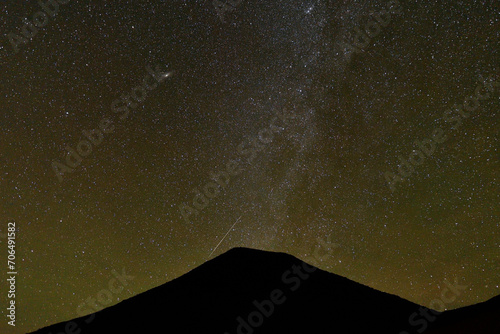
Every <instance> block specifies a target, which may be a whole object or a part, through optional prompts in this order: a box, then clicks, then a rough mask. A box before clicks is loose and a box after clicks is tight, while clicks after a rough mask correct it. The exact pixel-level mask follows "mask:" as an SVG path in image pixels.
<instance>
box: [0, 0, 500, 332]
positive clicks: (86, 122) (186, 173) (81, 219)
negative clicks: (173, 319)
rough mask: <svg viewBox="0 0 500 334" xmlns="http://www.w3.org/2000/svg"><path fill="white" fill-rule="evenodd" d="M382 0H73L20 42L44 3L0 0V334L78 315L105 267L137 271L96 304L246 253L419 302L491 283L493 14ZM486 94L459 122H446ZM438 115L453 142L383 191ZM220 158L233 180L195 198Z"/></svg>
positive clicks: (499, 253) (103, 283)
mask: <svg viewBox="0 0 500 334" xmlns="http://www.w3.org/2000/svg"><path fill="white" fill-rule="evenodd" d="M389 3H390V1H375V2H373V1H370V2H369V1H353V2H348V1H330V0H326V1H323V0H307V1H306V0H301V1H288V2H269V1H245V0H243V1H241V2H239V4H238V5H237V6H236V7H234V8H233V10H231V11H227V12H224V16H223V18H224V22H222V21H221V19H220V17H219V16H218V14H217V10H216V9H215V8H214V5H213V3H212V2H211V1H189V2H185V1H128V0H121V1H113V2H106V3H104V2H102V3H101V2H97V3H88V2H84V1H69V2H68V3H66V4H60V5H59V9H58V12H57V13H56V14H55V15H54V16H49V18H48V22H47V24H46V25H45V26H44V27H43V28H39V30H38V32H37V33H36V34H35V35H33V36H32V37H31V38H29V39H28V38H27V39H26V41H25V42H23V43H20V44H18V45H17V47H18V52H17V53H16V52H14V49H13V45H12V43H11V42H10V41H9V37H8V36H9V35H8V34H9V33H13V34H17V35H18V36H22V32H21V27H22V26H23V21H22V20H23V18H28V19H30V20H31V19H32V18H33V14H34V13H36V12H38V11H40V10H41V9H40V6H39V4H37V3H36V2H28V1H6V2H4V3H3V4H2V5H0V8H1V9H2V11H1V15H0V17H1V18H2V20H0V26H1V28H2V35H3V36H2V39H1V42H0V66H1V71H2V73H1V77H2V79H1V83H0V100H1V103H2V106H3V112H1V113H0V130H1V132H0V133H1V135H0V148H1V149H0V162H1V166H2V170H1V176H0V196H1V197H0V209H1V210H0V218H1V220H0V232H1V233H5V231H6V228H7V220H8V219H11V220H14V221H15V222H16V226H17V227H18V231H17V264H18V272H19V273H18V276H17V279H18V282H17V285H18V293H17V297H16V302H17V304H18V308H17V325H16V327H15V328H12V327H11V326H8V325H7V324H6V321H4V320H5V319H6V317H5V312H6V311H5V307H3V306H2V308H1V311H0V314H1V318H2V321H1V322H0V331H1V332H2V333H3V332H6V333H18V332H19V333H21V332H26V331H30V330H35V329H37V328H40V327H43V326H47V325H49V324H52V323H56V322H59V321H64V320H68V319H71V318H74V317H77V316H78V313H77V308H78V306H79V305H80V304H81V303H82V302H84V301H85V300H86V299H87V298H88V297H89V296H95V295H96V294H97V293H98V292H99V291H100V290H101V289H104V288H106V287H107V285H108V281H109V280H110V279H111V278H112V277H113V276H112V270H116V271H119V272H121V271H122V268H124V270H125V271H126V272H127V273H128V274H130V275H133V276H134V279H133V280H131V281H130V283H129V285H128V286H127V287H126V288H125V289H124V290H123V291H121V292H120V293H117V294H114V295H113V302H112V303H110V304H109V305H112V304H115V303H117V302H119V301H121V300H123V299H126V298H129V297H131V296H133V295H136V294H139V293H141V292H143V291H146V290H148V289H151V288H153V287H156V286H158V285H161V284H163V283H165V282H167V281H170V280H172V279H174V278H176V277H179V276H180V275H182V274H184V273H186V272H188V271H189V270H191V269H193V268H195V267H197V266H199V265H201V264H202V263H204V262H206V261H207V260H209V259H210V258H213V257H215V256H217V255H220V254H221V253H223V252H225V251H227V250H229V249H231V248H233V247H240V246H243V247H252V248H258V249H263V250H270V251H280V252H287V253H290V254H292V255H294V256H297V257H299V258H301V259H303V260H305V261H309V262H311V263H312V264H315V265H317V266H318V267H320V268H321V269H324V270H327V271H330V272H333V273H336V274H339V275H342V276H345V277H347V278H349V279H352V280H354V281H357V282H359V283H362V284H366V285H369V286H371V287H373V288H375V289H379V290H382V291H386V292H389V293H392V294H396V295H398V296H401V297H402V298H405V299H408V300H410V301H413V302H416V303H420V304H422V305H429V303H430V302H431V301H432V300H433V299H435V298H437V297H438V296H439V295H440V294H441V291H442V288H443V282H444V280H445V279H447V280H449V281H453V280H454V279H458V281H459V282H461V283H463V284H464V285H467V290H466V291H464V293H463V294H462V295H460V297H459V298H457V299H456V300H455V301H454V302H453V303H451V304H449V305H446V307H447V308H449V309H453V308H457V307H461V306H465V305H470V304H473V303H478V302H481V301H484V300H487V299H489V298H491V297H493V296H496V295H498V294H500V288H499V283H500V282H499V277H500V267H499V263H500V244H499V240H500V235H499V231H500V221H499V206H498V202H499V191H498V190H499V188H498V177H497V175H498V171H499V166H498V163H499V147H498V133H499V123H498V121H499V118H498V106H499V105H498V102H499V91H500V87H498V85H497V86H495V85H494V84H492V83H491V82H494V80H496V82H499V80H500V68H499V62H498V60H499V59H500V57H499V53H498V52H499V42H500V34H499V31H500V30H499V28H500V17H499V14H500V6H499V4H495V3H494V2H489V1H468V2H464V3H461V2H458V3H455V2H452V3H446V4H441V2H437V1H418V2H417V1H400V2H399V3H398V4H397V5H396V4H394V3H393V4H392V5H390V6H389V5H388V4H389ZM390 8H392V9H390ZM383 10H393V11H394V12H393V13H392V14H391V17H390V19H389V20H388V22H386V24H384V25H382V24H380V31H378V33H376V34H374V36H373V37H370V38H369V42H367V43H366V45H364V46H363V47H358V46H356V43H355V41H356V36H357V34H358V31H359V30H360V29H361V30H363V29H365V27H366V26H367V24H370V22H374V20H376V18H375V17H376V15H378V14H379V13H381V12H382V11H383ZM11 36H12V35H11ZM148 67H149V68H151V69H155V68H156V67H158V70H157V71H156V73H157V76H154V75H152V74H150V71H148V69H147V68H148ZM166 73H169V75H168V76H167V75H165V76H164V77H161V75H162V74H166ZM148 76H149V79H148V80H149V83H150V85H152V84H155V87H154V88H152V89H151V90H147V91H146V93H147V94H146V96H144V98H143V99H142V101H138V100H137V96H139V95H140V93H137V94H136V93H134V89H135V88H136V87H138V86H140V85H142V83H143V79H144V78H145V77H148ZM160 78H161V80H160ZM492 80H493V81H492ZM488 84H489V85H490V87H493V88H491V91H488V90H487V88H484V89H483V90H482V91H484V92H488V93H489V98H487V99H484V101H481V103H480V106H479V107H478V108H477V109H476V110H474V111H471V112H470V116H468V117H467V118H465V117H464V118H463V120H462V123H461V125H460V127H458V128H456V129H453V128H452V127H451V126H450V122H448V121H447V120H446V119H445V118H444V117H443V113H444V112H445V111H446V110H447V109H450V108H452V106H453V105H457V104H461V103H463V102H464V99H466V97H468V96H470V95H474V92H475V89H476V87H477V86H478V85H486V86H487V85H488ZM481 87H483V86H481ZM134 94H135V95H134ZM138 94H139V95H138ZM134 96H135V97H134ZM127 98H128V99H129V100H126V99H127ZM116 100H120V101H121V102H120V104H119V106H120V107H122V108H125V105H128V106H129V107H128V114H127V116H126V117H121V116H123V111H121V112H116V110H115V109H114V108H113V103H114V101H116ZM123 101H125V102H123ZM132 105H135V107H132ZM117 106H118V104H117ZM103 119H104V120H108V122H109V124H108V125H109V127H108V130H109V131H108V132H103V133H102V140H101V142H100V143H99V144H98V145H95V144H94V145H92V152H91V153H89V154H88V155H86V156H85V157H82V159H81V162H80V163H79V164H78V165H77V166H76V167H74V168H71V169H72V171H71V172H69V171H68V172H64V173H62V174H59V175H60V176H61V177H58V176H57V175H58V172H57V171H56V170H54V167H53V166H54V165H53V164H54V161H58V162H59V163H61V164H67V160H66V156H67V154H68V150H67V147H68V146H69V147H70V148H72V149H74V150H75V151H76V150H77V146H78V143H79V142H80V141H82V140H86V138H85V135H84V131H87V132H88V131H91V130H95V129H99V128H100V124H101V121H102V120H103ZM111 127H112V130H111ZM437 127H440V128H441V129H443V131H444V132H443V133H444V135H445V136H446V141H444V142H443V143H439V144H436V146H435V150H434V152H433V153H432V156H428V157H426V159H425V161H424V162H423V163H422V164H421V165H419V166H415V171H414V172H413V173H412V174H411V175H410V176H409V177H407V178H405V179H404V180H403V181H401V182H398V183H397V184H396V185H395V190H394V191H392V190H391V189H390V187H389V185H388V183H387V181H386V178H385V176H384V175H385V173H386V172H394V173H396V172H397V170H398V166H399V165H400V161H399V160H398V157H399V156H401V157H403V158H407V157H408V156H409V155H410V154H411V153H412V151H413V150H415V149H416V148H417V146H416V145H415V141H422V140H424V139H425V138H430V137H431V136H432V131H433V129H435V128H437ZM266 129H268V131H267V130H266ZM259 136H260V138H264V140H262V139H259ZM266 138H271V140H268V139H266ZM251 152H254V154H252V153H251ZM251 156H253V158H252V159H250V157H251ZM228 162H233V163H234V164H235V166H237V167H238V170H239V171H238V173H237V174H235V175H230V180H229V182H228V183H227V184H226V185H225V187H224V188H223V189H220V188H219V189H220V191H219V193H218V194H217V195H214V196H213V198H208V202H209V203H208V204H207V205H206V206H204V207H203V208H201V207H202V206H203V205H200V206H199V208H197V207H196V205H195V204H193V200H194V198H195V196H196V193H197V192H196V190H200V191H202V192H203V187H204V186H205V185H206V184H208V183H210V182H212V181H211V176H210V175H211V174H212V173H221V172H223V171H225V170H226V169H227V167H226V166H227V163H228ZM235 173H236V172H235ZM205 197H206V196H205ZM183 203H184V204H185V205H187V206H189V207H190V208H192V209H193V210H194V209H196V210H197V214H190V215H183V213H182V211H181V210H180V206H181V205H182V204H183ZM186 216H187V218H186ZM238 218H240V219H239V220H238ZM235 223H236V224H235ZM233 224H235V225H234V226H233ZM223 238H224V239H223ZM222 239H223V240H222ZM221 241H222V242H221ZM327 241H328V242H327ZM219 242H220V245H218V244H219ZM326 244H328V245H329V246H328V247H329V248H328V247H325V245H326ZM0 245H1V246H0V247H2V251H1V253H2V254H6V252H5V251H4V249H5V248H4V246H5V239H3V238H0ZM217 246H218V248H217V249H216V247H217ZM319 248H321V254H327V256H325V257H322V260H321V261H318V260H317V259H315V258H314V252H315V249H319ZM214 250H215V251H214ZM213 251H214V252H213ZM212 252H213V254H212V256H210V254H211V253H212ZM5 256H6V255H5ZM6 271H7V269H5V272H6ZM5 275H6V274H5ZM3 284H4V285H5V287H7V284H6V283H3ZM3 291H4V286H2V295H1V298H0V303H2V305H5V303H6V301H7V297H6V294H4V293H3ZM109 305H102V308H104V307H107V306H109Z"/></svg>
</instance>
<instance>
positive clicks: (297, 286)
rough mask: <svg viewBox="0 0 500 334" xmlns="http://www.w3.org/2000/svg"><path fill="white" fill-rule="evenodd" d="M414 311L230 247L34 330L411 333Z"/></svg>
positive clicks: (483, 324)
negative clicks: (86, 312)
mask: <svg viewBox="0 0 500 334" xmlns="http://www.w3.org/2000/svg"><path fill="white" fill-rule="evenodd" d="M421 311H425V312H427V314H429V312H430V310H427V309H425V308H423V307H421V306H420V305H417V304H414V303H412V302H409V301H407V300H404V299H402V298H400V297H397V296H394V295H390V294H387V293H384V292H380V291H377V290H375V289H372V288H370V287H367V286H364V285H361V284H359V283H356V282H353V281H351V280H349V279H347V278H344V277H341V276H338V275H334V274H331V273H328V272H325V271H323V270H320V269H316V268H315V267H312V266H308V265H307V264H305V263H303V262H302V261H301V260H299V259H297V258H295V257H293V256H291V255H288V254H284V253H273V252H265V251H259V250H253V249H247V248H235V249H232V250H230V251H228V252H227V253H225V254H222V255H220V256H218V257H217V258H215V259H213V260H211V261H208V262H206V263H204V264H203V265H201V266H199V267H198V268H196V269H194V270H192V271H190V272H189V273H187V274H185V275H183V276H181V277H179V278H177V279H175V280H173V281H171V282H168V283H165V284H163V285H161V286H159V287H157V288H154V289H151V290H149V291H146V292H144V293H141V294H139V295H137V296H135V297H132V298H130V299H127V300H125V301H122V302H121V303H119V304H116V305H114V306H112V307H109V308H106V309H104V310H101V311H99V312H96V313H95V317H93V318H89V316H86V317H82V318H77V319H74V320H73V321H72V322H62V323H59V324H55V325H52V326H49V327H45V328H43V329H40V330H38V331H36V332H34V333H38V334H41V333H52V334H61V333H67V334H70V333H81V334H86V333H149V332H151V333H217V334H242V333H244V334H252V333H255V334H260V333H272V334H278V333H287V334H289V333H314V334H319V333H329V334H330V333H352V334H357V333H360V334H361V333H363V334H366V333H384V334H406V333H411V334H414V333H420V332H421V331H422V327H423V325H422V323H420V325H418V326H416V325H414V326H412V325H411V324H410V323H409V318H410V315H412V314H413V313H414V312H417V313H418V312H421ZM431 315H432V313H431ZM499 318H500V297H496V298H493V299H491V300H490V301H487V302H485V303H481V304H478V305H473V306H469V307H465V308H462V309H458V310H454V311H447V312H443V313H441V314H439V315H438V316H437V317H436V318H435V319H433V321H429V322H428V323H427V324H426V326H427V325H428V327H429V328H427V330H425V332H424V333H428V334H436V333H440V334H444V333H470V334H486V333H488V334H493V333H495V334H498V333H500V331H499V326H500V321H499ZM90 319H92V320H91V321H89V320H90ZM422 319H423V318H422ZM87 322H88V323H87ZM79 330H81V331H79ZM419 330H420V332H419Z"/></svg>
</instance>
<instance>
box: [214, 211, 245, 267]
mask: <svg viewBox="0 0 500 334" xmlns="http://www.w3.org/2000/svg"><path fill="white" fill-rule="evenodd" d="M240 218H241V216H240ZM240 218H238V219H236V222H234V224H233V226H231V228H230V229H229V231H227V233H226V235H225V236H224V237H223V238H222V239H221V241H219V243H218V244H217V246H215V248H214V250H213V251H212V253H210V255H209V256H208V257H210V256H212V254H213V253H214V252H215V251H216V250H217V247H219V245H220V244H221V243H222V242H223V241H224V239H225V238H226V237H227V235H228V234H229V232H231V230H232V229H233V227H234V225H236V223H238V221H239V220H240Z"/></svg>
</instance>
